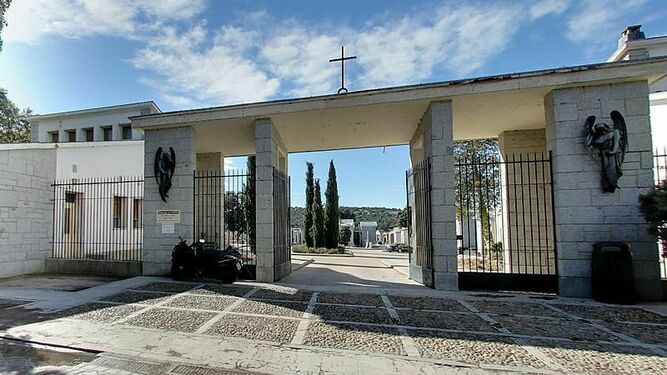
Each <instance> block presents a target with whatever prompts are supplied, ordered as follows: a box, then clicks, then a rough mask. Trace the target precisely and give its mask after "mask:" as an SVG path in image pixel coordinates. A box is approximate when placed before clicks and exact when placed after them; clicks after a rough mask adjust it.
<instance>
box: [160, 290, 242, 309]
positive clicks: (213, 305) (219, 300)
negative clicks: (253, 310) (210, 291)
mask: <svg viewBox="0 0 667 375" xmlns="http://www.w3.org/2000/svg"><path fill="white" fill-rule="evenodd" d="M236 301H238V298H232V297H218V296H208V295H188V294H185V295H179V296H176V297H175V298H174V299H172V300H170V301H169V302H167V303H166V304H165V305H164V306H165V307H179V308H183V309H200V310H215V311H223V310H224V309H226V308H227V307H229V306H230V305H231V304H232V303H234V302H236Z"/></svg>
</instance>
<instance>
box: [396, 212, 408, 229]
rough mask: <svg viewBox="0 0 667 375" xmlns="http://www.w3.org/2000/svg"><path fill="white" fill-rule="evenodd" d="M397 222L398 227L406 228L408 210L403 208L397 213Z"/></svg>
mask: <svg viewBox="0 0 667 375" xmlns="http://www.w3.org/2000/svg"><path fill="white" fill-rule="evenodd" d="M396 216H397V221H398V226H399V227H403V228H406V227H407V226H408V209H407V208H404V209H402V210H400V211H399V212H398V215H396Z"/></svg>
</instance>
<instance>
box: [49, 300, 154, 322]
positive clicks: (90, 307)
mask: <svg viewBox="0 0 667 375" xmlns="http://www.w3.org/2000/svg"><path fill="white" fill-rule="evenodd" d="M141 309H143V307H141V306H134V305H115V304H109V303H97V302H93V303H87V304H85V305H80V306H76V307H72V308H70V309H65V310H62V311H59V312H58V313H56V314H54V316H55V317H58V318H69V319H81V320H90V321H95V322H101V323H112V322H115V321H117V320H119V319H122V318H125V317H128V316H130V315H131V314H134V313H136V312H138V311H140V310H141Z"/></svg>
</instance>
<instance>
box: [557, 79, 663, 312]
mask: <svg viewBox="0 0 667 375" xmlns="http://www.w3.org/2000/svg"><path fill="white" fill-rule="evenodd" d="M648 94H649V91H648V84H647V82H646V81H636V82H628V83H619V84H607V85H597V86H586V87H574V88H567V89H560V90H554V91H552V92H550V93H549V94H548V95H547V96H546V97H545V111H546V116H545V118H546V135H547V149H548V150H551V151H552V157H553V185H554V210H555V226H556V240H557V242H556V244H557V250H556V251H557V261H558V276H559V293H560V294H561V295H563V296H573V297H588V296H590V295H591V254H592V250H593V244H594V243H596V242H599V241H624V242H628V243H629V244H630V246H631V250H632V254H633V269H634V274H635V287H636V292H637V295H638V297H639V298H640V299H643V300H655V299H660V298H661V297H662V293H661V284H660V273H659V269H658V254H657V245H656V238H655V236H651V235H649V234H648V232H647V229H648V226H647V224H646V223H645V221H644V219H643V217H642V215H641V214H640V213H639V204H638V196H639V195H640V194H644V193H646V192H647V191H648V190H649V189H650V188H651V187H652V186H653V170H652V169H653V153H652V150H651V149H652V143H651V128H650V121H649V98H648ZM613 110H617V111H619V112H620V113H621V114H622V115H623V116H624V117H625V121H626V122H627V129H628V138H629V139H628V144H629V149H628V152H627V154H626V156H625V163H624V164H623V166H622V168H623V176H622V177H621V178H620V179H619V185H620V189H618V190H617V191H616V192H614V193H604V192H603V191H602V182H601V176H600V174H601V172H600V167H599V165H598V164H597V163H596V162H594V161H593V160H591V159H590V158H589V156H588V155H587V153H586V149H585V146H584V144H583V142H584V137H583V135H582V127H583V124H584V121H585V120H586V118H587V117H588V116H591V115H594V116H596V117H597V119H596V121H598V122H600V121H604V122H607V123H611V119H610V115H609V114H610V112H611V111H613Z"/></svg>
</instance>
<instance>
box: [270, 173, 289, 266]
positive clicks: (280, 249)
mask: <svg viewBox="0 0 667 375" xmlns="http://www.w3.org/2000/svg"><path fill="white" fill-rule="evenodd" d="M289 193H290V179H289V177H288V176H286V175H285V173H283V172H282V171H280V170H279V169H277V168H273V233H274V235H273V263H274V265H280V264H283V263H286V262H289V261H291V257H292V255H291V251H290V231H291V228H290V213H289V211H290V210H289V208H290V196H289Z"/></svg>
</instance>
